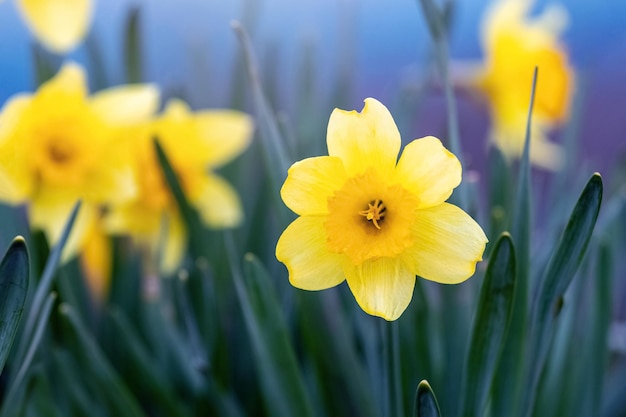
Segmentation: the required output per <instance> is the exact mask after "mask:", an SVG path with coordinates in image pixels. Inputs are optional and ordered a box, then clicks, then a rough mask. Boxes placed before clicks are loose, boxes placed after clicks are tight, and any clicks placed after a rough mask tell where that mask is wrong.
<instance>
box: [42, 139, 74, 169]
mask: <svg viewBox="0 0 626 417" xmlns="http://www.w3.org/2000/svg"><path fill="white" fill-rule="evenodd" d="M73 154H74V152H73V149H72V146H71V145H69V144H68V143H67V142H66V141H63V140H52V141H51V143H50V146H49V147H48V156H49V157H50V161H51V162H53V163H55V164H57V165H62V164H64V163H67V162H69V160H70V159H71V158H72V156H73Z"/></svg>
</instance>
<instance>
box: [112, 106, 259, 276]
mask: <svg viewBox="0 0 626 417" xmlns="http://www.w3.org/2000/svg"><path fill="white" fill-rule="evenodd" d="M252 128H253V124H252V120H251V119H250V117H249V116H247V115H246V114H244V113H241V112H237V111H232V110H203V111H198V112H191V111H190V110H189V108H188V106H187V105H186V104H185V103H184V102H182V101H180V100H172V101H170V102H169V103H168V105H167V107H166V109H165V112H164V114H163V115H162V116H161V117H159V118H158V119H157V120H155V121H154V122H153V123H151V124H149V125H145V126H143V128H142V129H143V134H142V135H140V136H141V137H142V139H141V140H138V141H135V148H134V150H133V152H132V153H133V155H134V157H135V167H136V170H137V172H138V175H137V177H138V179H139V182H138V188H139V190H138V191H139V192H138V194H137V197H136V198H135V199H133V200H131V201H129V202H127V203H126V204H122V205H118V206H115V207H113V208H112V210H111V211H110V213H109V214H108V216H107V225H108V229H109V230H111V231H112V232H114V233H122V234H130V235H131V236H133V237H134V238H135V239H136V240H137V241H138V242H140V243H141V244H142V245H143V246H144V247H148V248H150V253H151V254H153V256H154V254H156V253H157V252H158V251H159V249H161V250H162V252H163V253H162V256H161V264H160V268H161V269H162V270H163V271H164V272H166V273H169V272H173V270H174V269H175V268H176V267H177V266H178V265H179V263H180V261H181V258H182V254H183V251H184V246H185V239H186V231H185V228H184V225H183V222H182V219H181V217H180V214H179V212H178V209H177V206H176V202H175V200H174V197H173V196H172V194H171V192H170V190H169V187H168V185H167V183H166V181H165V178H164V177H163V175H162V172H161V167H160V166H159V163H158V160H157V156H156V153H155V151H154V145H153V142H152V141H153V138H154V137H156V138H157V139H158V140H159V143H160V144H161V145H162V147H163V149H164V150H165V152H166V154H167V156H168V158H169V161H170V163H171V164H172V167H173V168H174V171H175V172H176V174H177V176H178V179H179V181H180V183H181V186H182V188H183V190H184V191H185V194H186V196H187V198H188V199H189V202H190V203H191V204H192V205H193V206H194V207H195V208H196V209H197V210H198V212H199V214H200V216H201V218H202V220H203V222H204V223H205V224H206V225H207V226H208V227H211V228H230V227H234V226H237V225H238V224H239V223H240V222H241V221H242V218H243V212H242V208H241V203H240V201H239V197H238V195H237V193H236V191H235V190H234V189H233V188H232V187H231V186H230V185H229V184H228V183H227V182H226V181H225V180H224V179H222V178H221V177H219V176H218V175H216V174H214V173H212V172H211V170H212V169H214V168H217V167H220V166H221V165H223V164H225V163H227V162H228V161H230V160H232V159H233V158H234V157H236V156H237V155H239V154H240V153H241V152H243V151H244V150H245V149H246V147H247V146H248V144H249V143H250V139H251V134H252ZM162 229H163V231H164V234H163V233H162ZM161 242H162V244H163V247H162V248H159V245H160V244H161Z"/></svg>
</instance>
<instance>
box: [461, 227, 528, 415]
mask: <svg viewBox="0 0 626 417" xmlns="http://www.w3.org/2000/svg"><path fill="white" fill-rule="evenodd" d="M515 268H516V265H515V252H514V248H513V241H512V240H511V236H510V235H509V234H508V233H504V234H502V235H501V236H500V238H499V239H498V241H497V242H496V245H495V247H494V249H493V252H492V254H491V258H490V260H489V265H488V267H487V272H486V274H485V279H484V281H483V285H482V288H481V291H480V298H479V300H478V309H477V311H476V315H475V317H474V326H473V331H472V337H471V341H470V345H469V352H468V355H467V361H466V365H465V389H464V390H463V392H464V399H465V401H464V404H465V406H464V407H463V408H462V410H463V415H464V416H466V417H470V416H481V415H482V414H483V410H484V407H485V403H486V401H487V398H488V394H489V390H490V388H491V384H492V381H493V376H494V371H495V369H496V365H497V364H498V358H499V356H500V352H501V350H502V345H503V341H504V336H505V334H506V330H507V326H508V323H509V319H510V317H511V311H512V309H513V296H514V289H515V278H516V269H515Z"/></svg>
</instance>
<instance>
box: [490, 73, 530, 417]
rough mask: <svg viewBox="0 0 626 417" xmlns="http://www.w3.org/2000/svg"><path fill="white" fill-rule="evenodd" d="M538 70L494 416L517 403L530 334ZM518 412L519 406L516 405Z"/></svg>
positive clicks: (516, 220) (514, 225) (516, 214)
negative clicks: (533, 143)
mask: <svg viewBox="0 0 626 417" xmlns="http://www.w3.org/2000/svg"><path fill="white" fill-rule="evenodd" d="M537 76H538V72H537V68H536V67H535V70H534V72H533V80H532V84H531V89H530V104H529V106H528V118H527V121H526V135H525V138H524V150H523V152H522V158H521V160H520V166H519V173H518V177H517V193H516V196H515V211H514V215H513V221H512V225H511V234H512V236H513V239H515V242H516V246H515V249H516V259H517V262H516V264H517V279H516V290H515V298H514V300H513V313H512V317H511V324H510V331H509V332H508V333H507V335H506V338H505V342H504V347H503V349H504V351H503V353H502V360H501V363H500V364H499V366H498V370H497V371H496V376H495V379H496V380H495V382H494V385H493V388H494V392H493V411H494V415H506V414H507V413H508V412H510V409H511V408H512V404H517V400H518V395H519V384H520V381H521V379H522V377H521V376H522V372H523V358H524V347H525V343H526V333H527V311H528V293H529V290H528V288H529V279H530V245H531V230H532V224H533V222H532V202H531V195H532V193H531V188H530V143H531V136H530V135H531V131H532V129H531V126H532V114H533V107H534V103H535V91H536V88H537ZM513 408H514V409H516V406H515V405H514V406H513Z"/></svg>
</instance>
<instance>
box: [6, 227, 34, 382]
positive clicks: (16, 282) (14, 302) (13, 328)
mask: <svg viewBox="0 0 626 417" xmlns="http://www.w3.org/2000/svg"><path fill="white" fill-rule="evenodd" d="M28 273H29V264H28V249H27V247H26V242H24V238H22V237H21V236H18V237H16V238H15V239H13V242H11V246H9V249H7V252H6V253H5V255H4V257H3V258H2V262H0V372H1V371H2V369H3V368H4V364H5V363H6V360H7V357H8V356H9V352H10V350H11V346H12V345H13V339H14V338H15V333H16V332H17V328H18V326H19V324H20V319H21V318H22V312H23V311H24V302H25V301H26V293H27V292H28Z"/></svg>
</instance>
